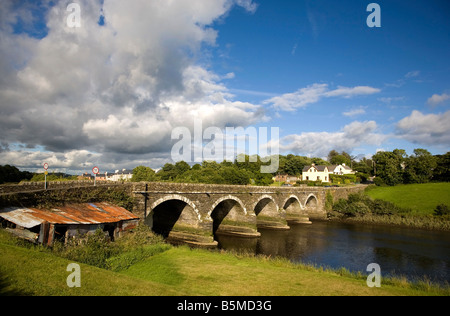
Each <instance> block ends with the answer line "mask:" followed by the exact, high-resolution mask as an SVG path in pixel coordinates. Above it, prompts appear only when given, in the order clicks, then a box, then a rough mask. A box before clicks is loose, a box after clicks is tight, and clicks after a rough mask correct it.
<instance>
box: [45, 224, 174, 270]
mask: <svg viewBox="0 0 450 316" xmlns="http://www.w3.org/2000/svg"><path fill="white" fill-rule="evenodd" d="M168 249H170V245H168V244H165V243H164V242H163V238H162V237H161V236H157V235H155V234H154V233H153V232H152V231H151V230H150V228H149V227H148V226H147V225H145V224H142V223H141V224H139V225H138V227H137V228H136V229H135V230H134V231H133V232H130V233H128V234H126V235H125V236H123V237H121V238H119V239H117V240H116V241H115V242H111V241H110V240H109V236H107V235H105V233H104V232H103V231H102V230H101V229H97V231H96V232H95V233H94V234H88V235H85V236H84V238H76V239H71V240H68V241H67V243H66V244H65V245H64V244H62V243H55V245H54V247H53V252H54V253H56V254H57V255H59V256H61V257H63V258H67V259H70V260H74V261H77V262H81V263H85V264H89V265H92V266H96V267H99V268H102V269H109V270H114V271H118V270H123V269H126V268H128V267H130V266H131V265H132V264H135V263H137V262H139V261H142V260H144V259H146V258H148V257H150V256H153V255H155V254H157V253H161V252H164V251H166V250H168Z"/></svg>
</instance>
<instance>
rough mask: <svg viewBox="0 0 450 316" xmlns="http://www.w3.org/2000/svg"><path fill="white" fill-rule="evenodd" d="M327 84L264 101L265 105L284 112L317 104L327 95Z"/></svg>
mask: <svg viewBox="0 0 450 316" xmlns="http://www.w3.org/2000/svg"><path fill="white" fill-rule="evenodd" d="M327 88H328V85H327V84H318V83H315V84H313V85H310V86H307V87H306V88H302V89H300V90H298V91H297V92H294V93H286V94H283V95H281V96H276V97H273V98H271V99H268V100H266V101H264V104H272V105H273V106H274V107H275V108H278V109H281V110H284V111H294V110H295V109H296V108H302V107H305V106H307V105H308V104H311V103H316V102H318V101H319V100H320V98H321V97H322V96H323V95H324V94H325V93H326V91H327Z"/></svg>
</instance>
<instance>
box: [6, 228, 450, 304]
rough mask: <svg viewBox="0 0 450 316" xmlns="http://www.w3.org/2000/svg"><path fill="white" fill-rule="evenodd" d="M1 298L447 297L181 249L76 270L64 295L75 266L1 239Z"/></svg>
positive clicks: (423, 288)
mask: <svg viewBox="0 0 450 316" xmlns="http://www.w3.org/2000/svg"><path fill="white" fill-rule="evenodd" d="M0 253H1V256H0V295H64V296H77V295H83V296H84V295H94V296H99V295H102V296H115V295H133V296H137V295H139V296H140V295H146V296H160V295H163V296H174V295H175V296H198V295H205V296H235V295H243V296H299V295H374V296H375V295H388V296H396V295H402V296H412V295H447V296H448V295H450V290H449V289H440V288H437V287H435V286H431V285H430V284H429V283H426V282H422V283H419V284H414V285H411V284H410V283H408V282H406V281H404V280H394V281H393V280H385V279H383V280H382V286H381V288H369V287H368V286H367V285H366V278H367V276H366V275H359V276H356V275H354V274H350V273H349V272H347V271H345V270H340V271H329V270H323V269H320V268H315V267H308V266H301V265H294V264H292V263H290V262H288V261H287V260H281V259H280V260H270V259H267V258H254V257H247V256H237V255H233V254H229V253H219V252H211V251H207V250H191V249H189V248H187V247H180V248H175V247H171V248H168V250H166V251H164V252H162V253H159V254H156V255H154V256H152V257H150V258H147V259H145V260H143V261H141V262H138V263H136V264H134V265H132V266H131V267H129V268H128V269H125V270H123V271H120V272H112V271H110V270H105V269H100V268H96V267H93V266H90V265H86V264H80V266H81V287H80V288H69V287H68V286H67V284H66V279H67V277H68V276H69V274H70V272H67V271H66V268H67V265H68V264H69V263H72V262H73V261H70V260H67V259H63V258H60V257H57V256H55V255H54V254H52V253H51V252H50V251H49V250H45V249H43V248H24V247H21V246H17V245H16V244H14V242H11V240H10V239H9V237H7V236H5V232H2V231H0Z"/></svg>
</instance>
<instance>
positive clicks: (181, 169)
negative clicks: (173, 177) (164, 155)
mask: <svg viewBox="0 0 450 316" xmlns="http://www.w3.org/2000/svg"><path fill="white" fill-rule="evenodd" d="M174 169H175V171H176V172H177V174H178V175H181V174H183V173H185V172H186V171H189V170H191V166H189V164H188V163H187V162H185V161H179V162H177V163H176V164H175V168H174Z"/></svg>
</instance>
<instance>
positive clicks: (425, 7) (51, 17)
mask: <svg viewBox="0 0 450 316" xmlns="http://www.w3.org/2000/svg"><path fill="white" fill-rule="evenodd" d="M73 2H74V3H77V4H79V7H80V9H81V11H80V14H79V18H80V20H81V27H75V28H74V27H69V26H68V24H67V18H68V16H69V14H71V13H72V12H71V11H70V12H69V11H67V6H68V4H69V3H71V2H70V1H12V0H5V1H4V2H3V3H2V6H1V7H0V33H1V34H0V35H1V37H0V38H1V41H0V55H1V57H2V58H1V59H0V71H1V72H2V78H1V79H0V120H1V122H0V133H1V135H2V136H1V139H0V164H6V163H9V164H14V165H17V166H18V167H20V168H21V169H27V170H33V171H35V170H37V171H39V170H40V169H42V165H43V163H44V162H48V163H49V164H50V167H51V168H53V170H58V171H61V170H62V171H67V172H73V173H81V172H86V171H89V170H90V169H91V168H92V167H93V166H94V165H99V166H100V167H101V168H100V169H101V171H110V170H115V169H122V168H133V167H135V166H137V165H141V164H143V165H148V166H151V167H153V168H158V167H160V166H161V165H163V164H164V163H166V162H170V161H171V155H170V153H171V148H172V145H173V139H171V133H172V132H173V130H174V129H176V128H177V127H181V126H186V127H187V128H188V129H189V130H191V131H192V132H193V129H194V126H193V124H194V119H200V120H202V122H203V127H205V128H206V127H210V126H215V127H217V128H219V129H222V130H223V129H224V128H225V127H227V126H235V127H237V126H243V127H248V126H254V127H279V128H280V142H279V144H280V151H281V153H282V154H288V153H294V154H299V155H305V156H319V157H325V156H326V155H327V153H328V152H329V151H330V150H332V149H336V150H338V151H342V150H345V151H347V152H349V153H351V154H352V155H355V156H360V157H362V156H370V155H372V154H374V153H375V152H376V151H377V150H393V149H395V148H402V149H406V151H407V153H408V154H412V151H413V149H414V148H426V149H428V150H429V151H430V152H432V153H433V154H443V153H446V152H448V151H449V149H450V124H448V122H449V120H450V61H449V56H450V41H449V38H450V3H449V2H448V1H445V0H432V1H423V0H419V1H414V2H411V1H405V0H390V1H376V3H377V4H379V6H380V9H381V13H380V14H381V27H379V28H376V27H375V28H370V27H368V25H367V23H366V20H367V17H368V16H369V14H371V12H367V11H366V8H367V6H368V5H369V3H371V1H354V0H353V1H351V0H345V1H331V0H316V1H312V0H308V1H304V0H296V1H290V0H280V1H272V0H255V1H252V0H216V1H209V0H191V1H187V0H178V1H163V0H150V1H143V0H133V1H127V2H124V1H117V0H113V1H111V0H104V1H88V0H80V1H73ZM99 21H101V23H99Z"/></svg>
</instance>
